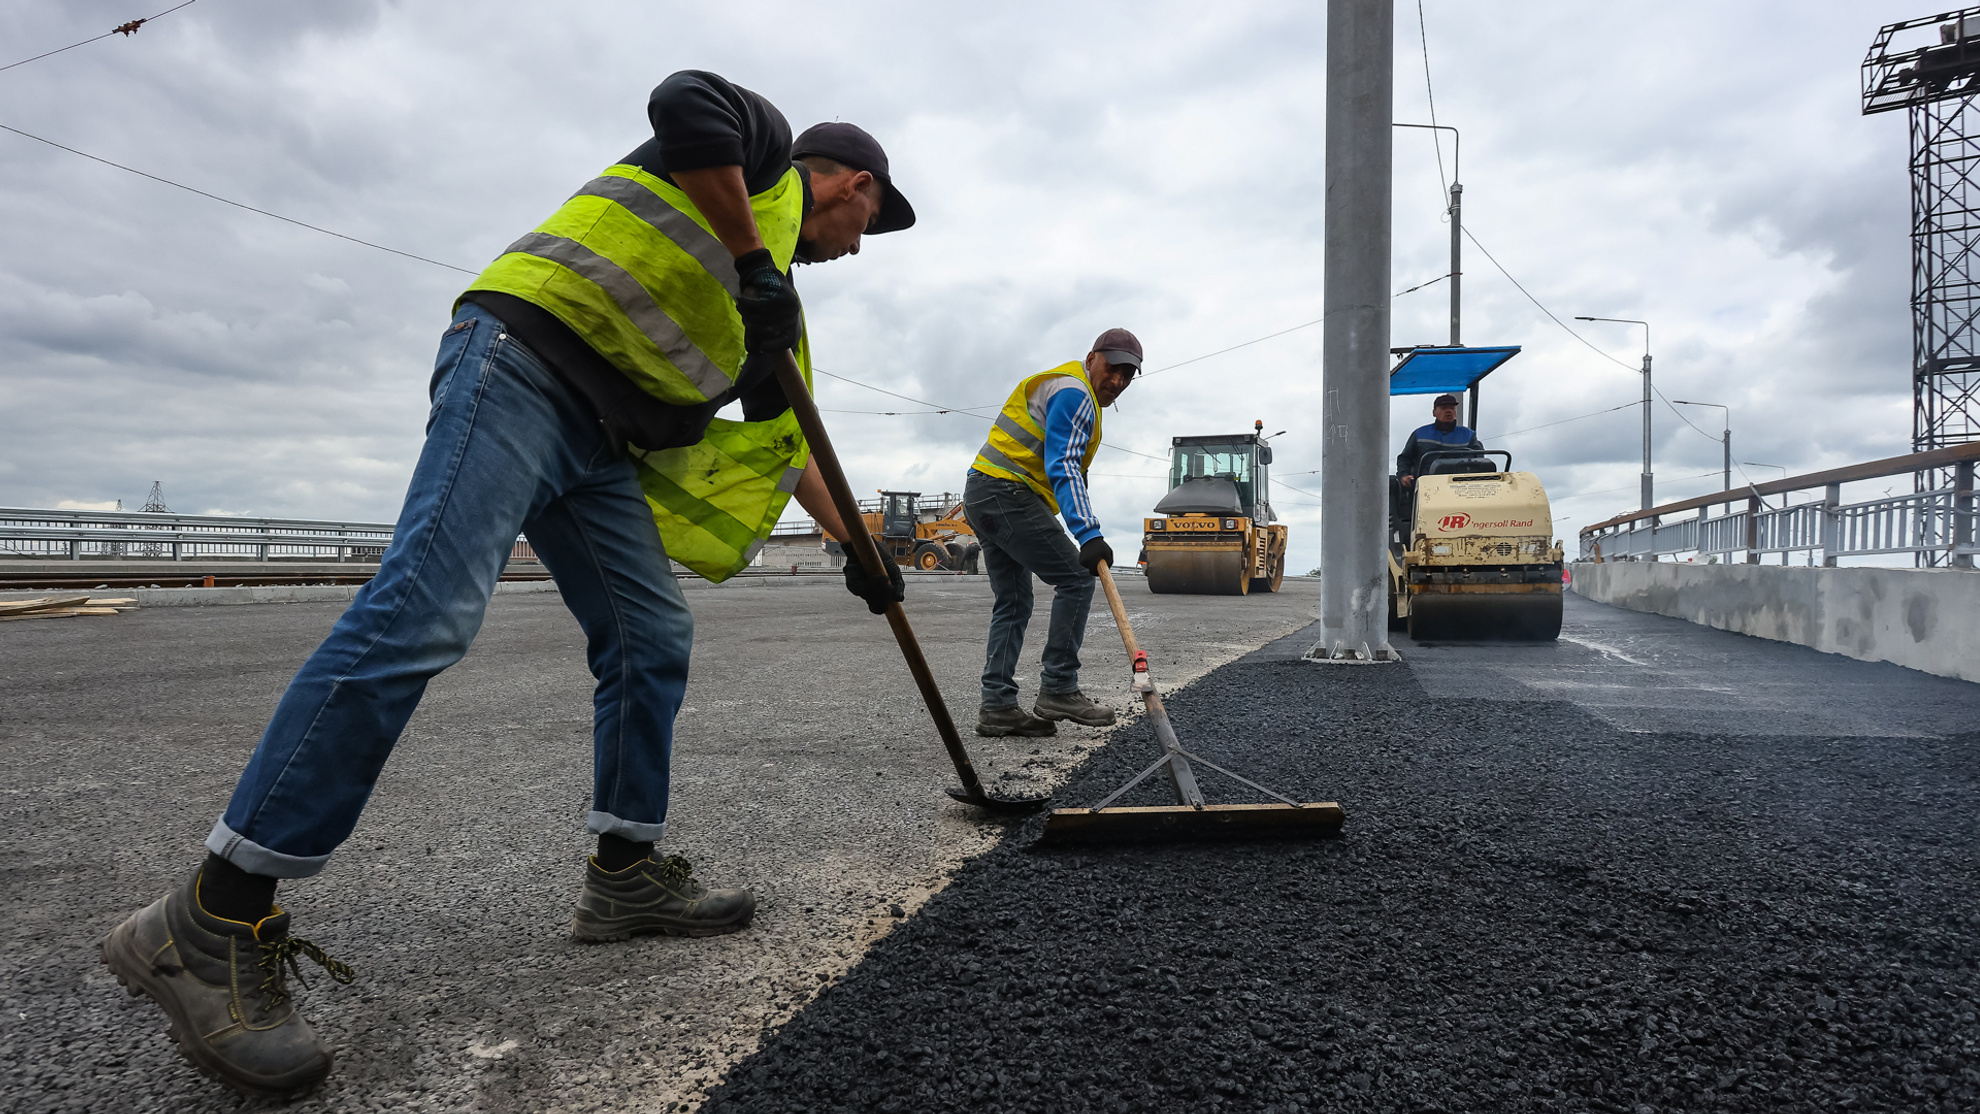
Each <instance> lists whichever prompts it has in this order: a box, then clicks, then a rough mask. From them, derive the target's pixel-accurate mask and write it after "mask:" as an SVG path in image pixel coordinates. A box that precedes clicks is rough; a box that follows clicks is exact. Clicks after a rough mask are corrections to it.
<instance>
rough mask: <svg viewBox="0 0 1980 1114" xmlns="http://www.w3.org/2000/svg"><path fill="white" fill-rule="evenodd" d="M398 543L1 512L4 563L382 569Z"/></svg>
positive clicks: (317, 529)
mask: <svg viewBox="0 0 1980 1114" xmlns="http://www.w3.org/2000/svg"><path fill="white" fill-rule="evenodd" d="M390 544H392V524H391V523H389V522H331V521H319V520H315V519H296V518H234V517H231V516H228V515H210V514H160V513H155V512H145V511H51V510H39V509H35V508H27V507H0V557H16V558H29V559H34V558H44V559H53V560H69V561H86V560H89V561H116V560H150V561H186V560H191V559H195V558H223V559H232V560H248V561H283V560H318V561H326V560H327V561H337V562H345V561H366V562H376V561H377V560H378V559H379V558H381V557H383V556H384V554H385V547H386V546H388V545H390ZM510 557H511V559H519V560H535V558H536V552H535V551H534V550H532V549H531V548H530V546H529V543H528V542H527V541H525V540H523V539H521V538H517V539H516V545H515V548H514V549H513V550H511V551H510Z"/></svg>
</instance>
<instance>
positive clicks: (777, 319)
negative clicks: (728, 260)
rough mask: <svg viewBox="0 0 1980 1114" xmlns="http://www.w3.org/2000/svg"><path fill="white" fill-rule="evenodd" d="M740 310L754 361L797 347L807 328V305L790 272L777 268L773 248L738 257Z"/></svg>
mask: <svg viewBox="0 0 1980 1114" xmlns="http://www.w3.org/2000/svg"><path fill="white" fill-rule="evenodd" d="M736 280H737V283H738V289H739V291H740V292H739V293H738V294H737V295H736V312H737V313H738V314H740V315H741V316H742V321H743V348H744V349H746V350H747V351H748V355H749V359H750V360H751V361H752V362H754V361H755V360H756V359H757V358H758V357H761V356H775V355H776V354H777V353H779V352H783V351H787V350H789V349H792V348H796V347H797V343H798V337H799V336H800V335H801V334H802V333H803V332H804V319H803V314H804V307H803V306H802V305H800V304H799V303H798V296H797V288H796V287H794V286H792V285H791V280H790V277H789V276H788V275H785V274H784V273H783V272H781V271H779V270H777V261H776V260H775V259H772V258H771V257H770V249H769V248H758V249H756V250H755V251H753V252H750V253H749V254H747V255H741V256H737V257H736Z"/></svg>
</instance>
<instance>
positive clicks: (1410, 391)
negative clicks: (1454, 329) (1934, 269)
mask: <svg viewBox="0 0 1980 1114" xmlns="http://www.w3.org/2000/svg"><path fill="white" fill-rule="evenodd" d="M1517 355H1519V346H1518V345H1516V344H1514V345H1505V346H1501V347H1498V348H1446V347H1436V348H1414V349H1411V350H1410V351H1409V353H1408V354H1407V355H1405V356H1403V358H1402V362H1401V363H1399V364H1397V365H1396V366H1395V368H1394V369H1393V370H1391V371H1390V372H1389V393H1390V394H1391V395H1441V394H1454V395H1461V394H1463V393H1464V392H1466V391H1468V390H1470V389H1471V388H1472V387H1474V386H1476V385H1477V383H1478V381H1479V380H1480V379H1483V378H1485V377H1486V376H1488V375H1490V374H1492V373H1493V372H1494V371H1496V370H1498V367H1499V365H1500V364H1503V363H1505V362H1506V361H1507V360H1510V359H1512V358H1513V357H1514V356H1517Z"/></svg>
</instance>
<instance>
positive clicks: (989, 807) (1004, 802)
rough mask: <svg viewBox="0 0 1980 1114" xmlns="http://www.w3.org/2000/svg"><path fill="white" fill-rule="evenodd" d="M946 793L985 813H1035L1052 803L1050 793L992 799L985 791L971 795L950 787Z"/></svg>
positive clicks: (968, 792)
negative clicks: (1036, 795)
mask: <svg viewBox="0 0 1980 1114" xmlns="http://www.w3.org/2000/svg"><path fill="white" fill-rule="evenodd" d="M947 792H948V794H949V796H951V797H954V798H955V799H956V800H958V801H961V802H962V803H964V804H966V805H975V806H976V807H977V808H980V809H983V810H984V811H985V812H1010V813H1020V812H1037V811H1038V810H1039V809H1041V808H1044V807H1045V806H1046V805H1048V804H1050V803H1051V801H1052V795H1051V794H1050V793H1047V794H1045V795H1044V796H1042V797H992V796H991V795H990V794H989V793H988V792H987V791H984V790H981V789H979V790H977V791H976V792H974V793H972V792H970V791H969V790H967V789H958V788H956V787H955V786H950V787H949V788H948V790H947Z"/></svg>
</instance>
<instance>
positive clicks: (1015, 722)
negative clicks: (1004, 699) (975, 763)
mask: <svg viewBox="0 0 1980 1114" xmlns="http://www.w3.org/2000/svg"><path fill="white" fill-rule="evenodd" d="M976 733H977V734H978V735H981V736H983V737H984V738H986V739H996V738H1000V737H1002V736H1005V735H1020V736H1023V737H1024V738H1027V739H1038V738H1043V737H1044V736H1046V735H1057V734H1058V733H1059V729H1058V727H1057V726H1056V725H1054V724H1053V723H1052V721H1051V720H1049V719H1040V718H1038V717H1037V716H1034V715H1032V714H1031V713H1030V712H1027V711H1025V710H1024V709H1023V708H1020V707H1018V706H1017V705H1016V704H1004V705H1000V706H998V707H995V708H992V707H991V706H990V705H988V704H985V705H983V706H981V707H979V708H978V709H977V710H976Z"/></svg>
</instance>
